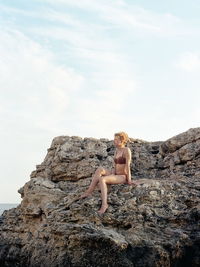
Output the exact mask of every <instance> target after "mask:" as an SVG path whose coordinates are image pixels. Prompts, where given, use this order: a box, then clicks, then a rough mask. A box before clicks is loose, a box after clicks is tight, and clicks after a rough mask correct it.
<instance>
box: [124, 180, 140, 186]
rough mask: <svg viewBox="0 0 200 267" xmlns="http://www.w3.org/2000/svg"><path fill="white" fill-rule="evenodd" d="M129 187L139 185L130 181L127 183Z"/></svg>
mask: <svg viewBox="0 0 200 267" xmlns="http://www.w3.org/2000/svg"><path fill="white" fill-rule="evenodd" d="M126 183H127V184H128V185H135V186H136V185H138V183H137V182H136V181H135V182H134V181H131V180H128V181H127V182H126Z"/></svg>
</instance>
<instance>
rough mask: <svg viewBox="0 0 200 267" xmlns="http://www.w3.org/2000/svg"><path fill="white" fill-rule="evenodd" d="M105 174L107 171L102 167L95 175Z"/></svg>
mask: <svg viewBox="0 0 200 267" xmlns="http://www.w3.org/2000/svg"><path fill="white" fill-rule="evenodd" d="M105 172H106V171H105V169H104V168H103V167H102V166H100V167H98V168H97V170H96V172H95V174H97V175H103V174H105Z"/></svg>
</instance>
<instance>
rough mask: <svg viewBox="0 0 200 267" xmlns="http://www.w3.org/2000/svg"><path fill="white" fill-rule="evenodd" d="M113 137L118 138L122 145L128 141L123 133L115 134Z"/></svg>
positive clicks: (126, 135)
mask: <svg viewBox="0 0 200 267" xmlns="http://www.w3.org/2000/svg"><path fill="white" fill-rule="evenodd" d="M115 136H119V138H120V140H121V141H122V143H124V144H126V143H127V142H128V141H129V137H128V134H127V133H125V132H119V133H115Z"/></svg>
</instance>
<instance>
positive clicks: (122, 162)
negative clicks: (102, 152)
mask: <svg viewBox="0 0 200 267" xmlns="http://www.w3.org/2000/svg"><path fill="white" fill-rule="evenodd" d="M125 150H126V148H124V149H123V150H122V151H117V150H116V151H115V155H114V161H115V174H118V175H124V174H125V175H126V173H125V166H126V157H125Z"/></svg>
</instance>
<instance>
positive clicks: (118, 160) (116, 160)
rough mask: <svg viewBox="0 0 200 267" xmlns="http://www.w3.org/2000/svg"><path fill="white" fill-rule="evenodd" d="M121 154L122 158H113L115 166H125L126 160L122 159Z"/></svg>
mask: <svg viewBox="0 0 200 267" xmlns="http://www.w3.org/2000/svg"><path fill="white" fill-rule="evenodd" d="M123 152H124V151H123ZM123 152H122V156H121V157H118V158H116V157H114V162H115V164H126V158H125V157H123Z"/></svg>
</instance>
